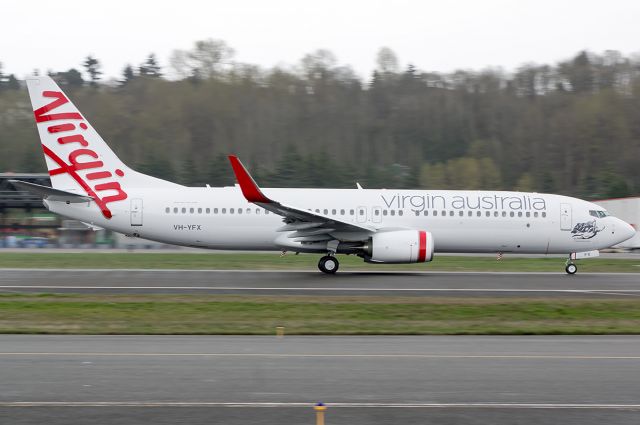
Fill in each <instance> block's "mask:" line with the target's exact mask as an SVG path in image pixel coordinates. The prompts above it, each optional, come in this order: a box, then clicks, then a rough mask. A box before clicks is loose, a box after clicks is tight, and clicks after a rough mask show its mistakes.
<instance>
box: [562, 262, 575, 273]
mask: <svg viewBox="0 0 640 425" xmlns="http://www.w3.org/2000/svg"><path fill="white" fill-rule="evenodd" d="M564 271H566V272H567V274H576V272H577V271H578V266H576V265H575V264H574V263H569V264H567V267H565V268H564Z"/></svg>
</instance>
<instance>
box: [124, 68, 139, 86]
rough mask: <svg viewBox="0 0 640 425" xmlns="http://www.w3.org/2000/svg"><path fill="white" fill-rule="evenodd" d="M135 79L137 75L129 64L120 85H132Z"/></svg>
mask: <svg viewBox="0 0 640 425" xmlns="http://www.w3.org/2000/svg"><path fill="white" fill-rule="evenodd" d="M135 77H136V74H135V72H134V70H133V67H132V66H131V65H129V64H127V66H125V67H124V69H123V70H122V79H121V80H120V84H121V85H123V86H124V85H125V84H128V83H130V82H131V81H132V80H133V79H134V78H135Z"/></svg>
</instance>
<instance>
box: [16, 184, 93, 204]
mask: <svg viewBox="0 0 640 425" xmlns="http://www.w3.org/2000/svg"><path fill="white" fill-rule="evenodd" d="M9 183H11V184H12V185H14V186H15V187H17V188H18V189H22V190H26V191H28V192H31V193H34V194H36V195H38V196H40V197H41V198H43V199H46V200H48V201H60V202H69V203H71V204H74V203H81V202H89V201H93V198H91V197H90V196H85V195H79V194H77V193H73V192H67V191H65V190H60V189H54V188H52V187H49V186H42V185H39V184H35V183H28V182H23V181H20V180H9Z"/></svg>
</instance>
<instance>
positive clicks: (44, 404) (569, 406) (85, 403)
mask: <svg viewBox="0 0 640 425" xmlns="http://www.w3.org/2000/svg"><path fill="white" fill-rule="evenodd" d="M313 405H314V403H301V402H238V403H234V402H206V401H197V402H189V401H13V402H0V407H235V408H238V407H248V408H251V407H253V408H256V407H258V408H273V407H289V408H292V407H293V408H295V407H304V408H310V407H312V406H313ZM325 405H326V406H327V407H329V408H400V409H402V408H404V409H407V408H408V409H416V408H418V409H420V408H422V409H425V408H426V409H430V408H431V409H433V408H436V409H443V408H445V409H446V408H448V409H609V410H623V409H640V404H605V403H498V402H496V403H475V402H470V403H340V402H338V403H325Z"/></svg>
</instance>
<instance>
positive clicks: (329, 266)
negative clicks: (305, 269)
mask: <svg viewBox="0 0 640 425" xmlns="http://www.w3.org/2000/svg"><path fill="white" fill-rule="evenodd" d="M339 267H340V263H339V262H338V259H337V258H336V257H334V256H333V255H325V256H324V257H322V258H321V259H320V261H319V262H318V268H319V269H320V271H321V272H322V273H327V274H334V273H335V272H337V271H338V268H339Z"/></svg>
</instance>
